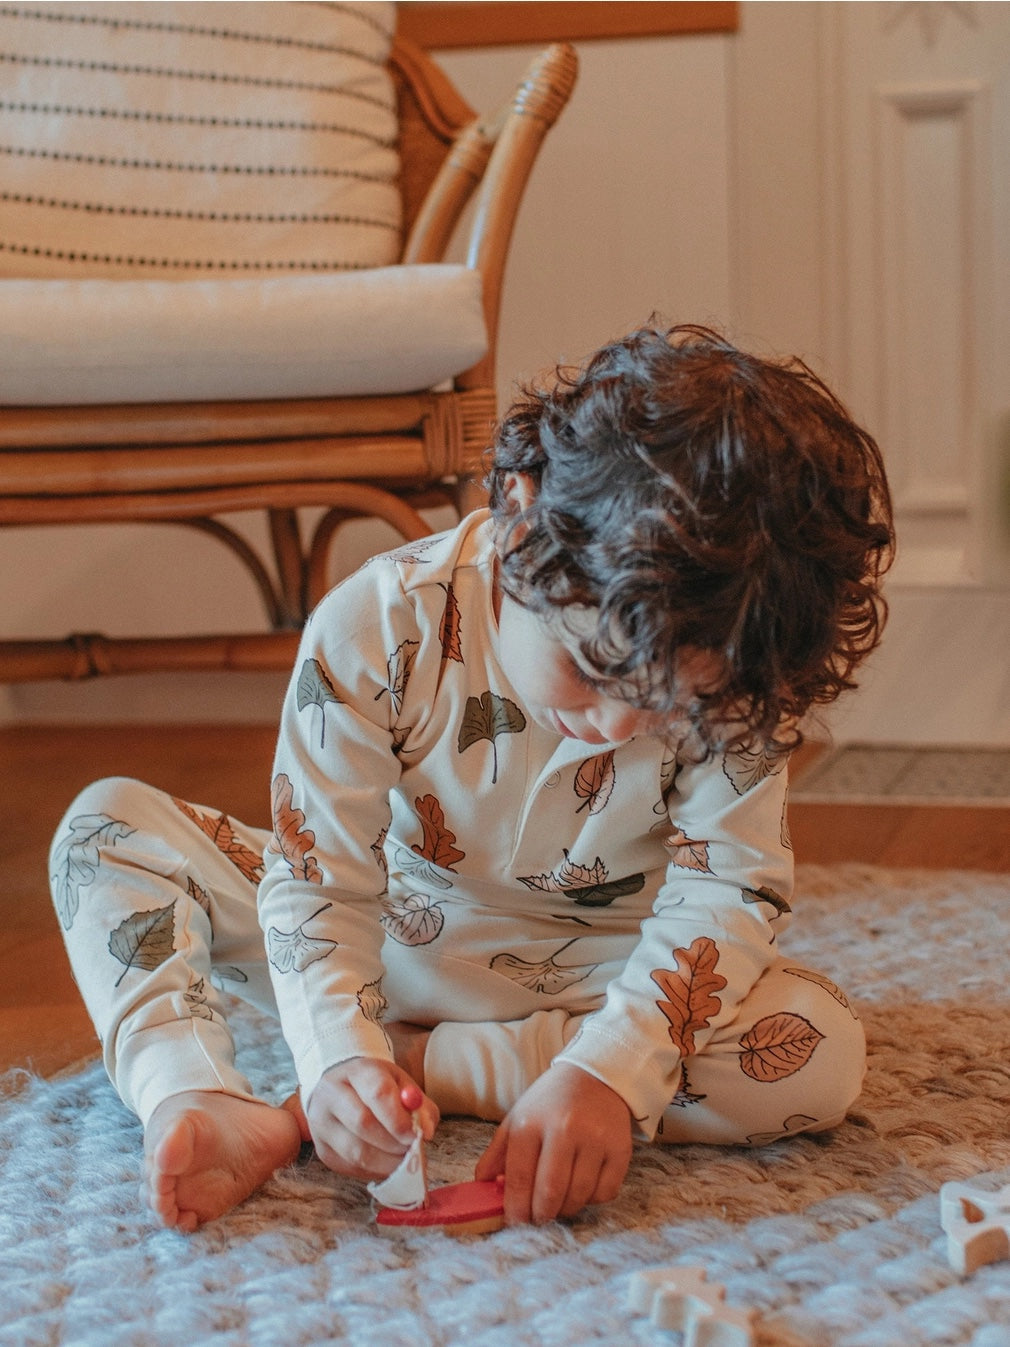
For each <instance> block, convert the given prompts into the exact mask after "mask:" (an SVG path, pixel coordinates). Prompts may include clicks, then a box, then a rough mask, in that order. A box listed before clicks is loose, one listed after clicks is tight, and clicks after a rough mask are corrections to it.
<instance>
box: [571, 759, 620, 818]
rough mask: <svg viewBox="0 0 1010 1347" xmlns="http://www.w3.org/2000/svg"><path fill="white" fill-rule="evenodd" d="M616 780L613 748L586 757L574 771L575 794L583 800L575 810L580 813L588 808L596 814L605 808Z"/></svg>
mask: <svg viewBox="0 0 1010 1347" xmlns="http://www.w3.org/2000/svg"><path fill="white" fill-rule="evenodd" d="M616 780H617V773H616V771H615V770H614V750H613V749H608V750H607V752H606V753H598V754H597V755H596V757H595V758H587V759H586V761H585V762H584V763H583V764H582V766H581V767H580V768H579V770H578V771H577V772H576V773H575V794H576V795H578V796H579V798H580V799H581V800H582V801H583V803H582V804H580V805H579V807H578V809H577V810H576V811H575V812H576V813H577V814H581V813H582V811H583V809H588V810H589V812H590V813H591V814H598V813H600V811H601V810H603V809H606V807H607V801H608V800H609V799H610V796H611V792H612V791H613V789H614V783H615V782H616Z"/></svg>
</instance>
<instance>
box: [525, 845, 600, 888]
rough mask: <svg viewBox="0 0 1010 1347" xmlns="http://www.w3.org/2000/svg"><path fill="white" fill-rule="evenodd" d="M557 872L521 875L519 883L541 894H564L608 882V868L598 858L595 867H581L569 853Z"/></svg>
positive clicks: (566, 853)
mask: <svg viewBox="0 0 1010 1347" xmlns="http://www.w3.org/2000/svg"><path fill="white" fill-rule="evenodd" d="M564 855H565V859H564V860H563V861H562V863H561V865H559V866H558V868H557V870H551V871H550V872H549V873H548V874H545V875H520V876H519V883H520V884H525V885H526V887H527V888H528V889H533V890H534V891H537V892H540V893H564V892H565V891H566V890H568V889H584V888H595V887H597V886H599V885H601V884H605V883H606V882H607V867H606V866H605V865H604V864H603V862H602V861H601V860H600V858H599V856H597V858H596V861H595V863H594V864H593V865H579V864H578V863H577V862H575V861H573V860H572V859H571V857H570V856H569V854H568V852H567V851H565V853H564Z"/></svg>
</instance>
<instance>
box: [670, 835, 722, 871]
mask: <svg viewBox="0 0 1010 1347" xmlns="http://www.w3.org/2000/svg"><path fill="white" fill-rule="evenodd" d="M674 826H675V827H676V829H677V831H676V832H674V833H671V834H670V836H669V837H668V838H667V839H666V845H667V846H668V847H669V848H670V860H671V862H672V864H674V865H676V866H678V867H679V868H680V869H681V870H698V871H700V872H701V873H702V874H704V875H710V874H712V867H711V866H710V865H709V863H708V843H707V842H698V841H695V840H694V839H693V838H690V837H688V835H687V833H686V832H685V831H684V829H683V828H681V827H680V825H679V824H675V825H674Z"/></svg>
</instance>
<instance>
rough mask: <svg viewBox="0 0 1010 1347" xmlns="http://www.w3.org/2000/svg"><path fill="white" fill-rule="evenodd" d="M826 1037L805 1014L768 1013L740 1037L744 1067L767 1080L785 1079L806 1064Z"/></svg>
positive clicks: (741, 1068) (747, 1073)
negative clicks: (805, 1017)
mask: <svg viewBox="0 0 1010 1347" xmlns="http://www.w3.org/2000/svg"><path fill="white" fill-rule="evenodd" d="M823 1038H824V1035H823V1034H822V1033H821V1032H820V1031H819V1030H818V1029H815V1028H814V1026H813V1025H812V1024H811V1023H810V1021H809V1020H807V1019H804V1017H803V1016H802V1015H794V1014H793V1013H792V1012H791V1011H783V1012H782V1013H781V1014H778V1015H768V1016H766V1018H765V1019H763V1020H758V1022H757V1024H755V1025H754V1027H753V1028H752V1029H750V1030H748V1032H747V1033H746V1034H744V1036H743V1037H742V1038H741V1039H740V1046H741V1048H742V1049H743V1051H742V1052H741V1054H740V1070H741V1071H742V1072H743V1073H744V1075H745V1076H750V1078H751V1080H758V1081H761V1082H763V1083H764V1084H774V1083H775V1082H776V1081H779V1080H785V1079H786V1077H787V1076H791V1075H793V1073H794V1072H796V1071H799V1070H800V1068H801V1067H804V1066H806V1064H807V1062H809V1060H810V1058H811V1057H812V1056H813V1055H814V1050H815V1048H816V1047H817V1045H818V1043H820V1042H821V1040H822V1039H823Z"/></svg>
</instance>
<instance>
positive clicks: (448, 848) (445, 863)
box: [411, 795, 466, 870]
mask: <svg viewBox="0 0 1010 1347" xmlns="http://www.w3.org/2000/svg"><path fill="white" fill-rule="evenodd" d="M414 808H415V809H416V810H417V817H418V818H419V819H420V821H421V828H422V829H423V831H424V841H423V842H422V843H421V844H420V846H419V845H418V844H417V843H416V842H415V843H414V845H413V846H412V847H411V851H414V852H416V853H417V855H418V856H423V857H424V859H425V860H427V861H431V862H432V863H433V864H434V865H438V866H441V868H442V869H443V870H451V869H452V868H453V866H454V865H455V864H456V862H457V861H461V860H463V859H464V858H465V857H466V852H465V851H460V849H459V847H457V846H456V834H455V833H454V832H453V831H452V830H451V829H450V828H447V827H446V826H445V814H444V813H443V812H442V806H441V805H440V804H439V802H438V800H437V799H436V798H435V796H434V795H423V796H418V798H417V799H416V800H415V801H414Z"/></svg>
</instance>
